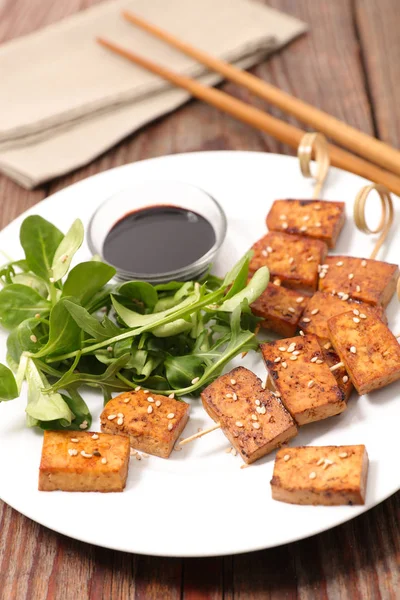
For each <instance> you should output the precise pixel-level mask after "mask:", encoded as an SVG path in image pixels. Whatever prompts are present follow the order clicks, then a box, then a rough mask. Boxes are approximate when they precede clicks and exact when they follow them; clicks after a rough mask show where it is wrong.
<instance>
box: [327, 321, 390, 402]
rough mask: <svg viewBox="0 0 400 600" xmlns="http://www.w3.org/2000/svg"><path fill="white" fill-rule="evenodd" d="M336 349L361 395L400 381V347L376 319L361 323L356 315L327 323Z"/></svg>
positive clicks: (383, 325)
mask: <svg viewBox="0 0 400 600" xmlns="http://www.w3.org/2000/svg"><path fill="white" fill-rule="evenodd" d="M328 327H329V332H330V336H331V341H332V345H333V347H334V349H335V350H336V352H337V353H338V355H339V358H340V360H341V361H342V362H343V364H344V365H345V368H346V371H347V373H348V375H349V377H350V379H351V380H352V382H353V385H354V387H355V388H356V390H357V392H358V393H359V394H360V395H363V394H368V393H369V392H371V391H372V390H377V389H379V388H382V387H384V386H386V385H389V384H390V383H392V382H393V381H396V380H397V379H400V345H399V343H398V341H397V340H396V338H395V337H394V335H393V334H392V332H391V331H390V329H389V328H388V327H387V326H386V325H385V323H384V322H383V321H381V319H380V318H379V317H377V316H376V315H373V314H370V315H368V316H367V318H366V319H360V318H359V317H357V316H355V315H354V312H353V311H350V312H346V313H342V314H341V315H336V316H335V317H332V318H331V319H329V321H328Z"/></svg>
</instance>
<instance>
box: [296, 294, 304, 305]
mask: <svg viewBox="0 0 400 600" xmlns="http://www.w3.org/2000/svg"><path fill="white" fill-rule="evenodd" d="M303 300H304V297H303V296H298V297H297V298H296V302H297V303H298V304H300V303H301V302H303Z"/></svg>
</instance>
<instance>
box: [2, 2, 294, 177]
mask: <svg viewBox="0 0 400 600" xmlns="http://www.w3.org/2000/svg"><path fill="white" fill-rule="evenodd" d="M126 8H127V9H130V10H132V11H133V12H136V13H137V14H139V15H141V16H142V17H144V18H145V19H147V20H149V21H151V22H153V23H155V24H157V25H159V26H161V27H163V28H164V29H166V30H168V31H170V32H171V33H174V34H175V35H177V36H178V37H180V38H182V39H186V40H188V41H190V42H191V43H192V44H193V45H194V46H198V47H199V48H203V49H205V50H207V51H208V52H209V53H210V54H214V55H216V56H218V57H221V58H223V59H225V60H227V61H230V62H233V63H235V64H237V65H239V66H241V67H243V68H247V67H249V66H251V65H253V64H255V63H256V62H258V61H259V60H261V58H262V57H264V56H266V55H267V54H268V53H269V52H271V51H272V50H276V49H277V48H279V47H281V46H283V45H284V44H286V43H287V42H289V41H290V40H291V39H292V38H293V37H295V36H297V35H299V34H301V33H303V32H304V31H305V29H306V27H305V25H304V24H303V23H302V22H300V21H298V20H297V19H295V18H293V17H290V16H287V15H283V14H281V13H279V12H277V11H276V10H273V9H271V8H269V7H267V6H263V5H261V4H259V3H255V2H254V1H252V0H112V1H108V2H104V3H101V4H99V5H96V6H94V7H92V8H90V9H88V10H85V11H84V12H80V13H78V14H75V15H73V16H72V17H69V18H67V19H65V20H63V21H61V22H59V23H56V24H54V25H51V26H49V27H46V28H45V29H43V30H40V31H38V32H35V33H33V34H31V35H28V36H26V37H23V38H20V39H17V40H13V41H11V42H8V43H6V44H4V45H3V46H1V47H0V73H1V76H0V77H1V86H0V87H1V92H0V170H2V171H3V172H4V173H6V174H8V175H9V176H10V177H12V178H13V179H14V180H15V181H17V182H18V183H20V184H21V185H23V186H24V187H26V188H32V187H34V186H36V185H38V184H40V183H43V182H44V181H47V180H49V179H52V178H54V177H56V176H59V175H63V174H64V173H67V172H69V171H72V170H73V169H75V168H77V167H80V166H82V165H84V164H87V163H88V162H90V161H91V160H92V159H93V158H95V157H96V156H98V155H99V154H101V153H102V152H104V151H105V150H107V149H108V148H110V147H111V146H113V145H114V144H115V143H117V142H118V141H120V140H121V139H123V138H124V137H126V136H127V135H129V134H131V133H132V132H133V131H135V130H137V129H138V128H139V127H141V126H143V125H144V124H146V123H148V122H150V121H151V120H153V119H155V118H157V117H159V116H160V115H162V114H165V113H167V112H169V111H171V110H173V109H175V108H177V107H178V106H179V105H181V104H183V103H184V102H185V101H186V100H187V99H188V97H189V95H188V94H187V93H186V92H185V91H183V90H180V89H175V88H172V87H171V86H169V85H168V84H167V83H166V82H165V81H163V80H162V79H160V78H158V77H156V76H154V75H152V74H150V73H148V72H146V71H145V70H143V69H140V68H139V67H136V66H135V65H133V64H132V63H130V62H128V61H125V60H124V59H122V58H120V57H118V56H115V55H113V54H111V53H110V52H108V51H107V50H105V49H104V48H102V47H100V46H99V45H98V44H96V43H95V38H96V36H97V35H102V36H104V37H107V38H109V39H111V40H113V41H116V42H118V43H119V44H120V45H122V46H126V47H128V48H130V49H132V50H133V51H136V52H137V53H140V54H142V55H144V56H146V57H148V58H150V59H152V60H153V61H155V62H159V63H161V64H163V65H166V66H168V67H169V68H170V69H173V70H175V71H178V72H181V73H185V74H189V75H190V76H192V77H198V78H199V80H200V81H202V82H203V83H206V84H207V85H213V84H215V83H217V82H218V81H220V79H221V77H219V76H218V75H216V74H211V73H207V71H206V69H204V67H203V66H202V65H199V64H198V63H196V62H195V61H194V60H192V59H190V58H188V57H186V56H184V55H183V54H181V53H180V52H178V51H176V50H174V49H172V48H170V47H168V46H167V45H166V44H164V43H162V42H161V41H158V40H156V39H154V38H153V37H151V36H150V35H149V34H146V33H145V32H143V31H140V30H139V29H137V28H135V27H133V26H132V25H130V24H129V23H127V22H126V21H125V20H124V19H123V18H122V17H121V10H122V9H126Z"/></svg>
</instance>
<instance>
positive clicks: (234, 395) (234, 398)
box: [232, 393, 238, 402]
mask: <svg viewBox="0 0 400 600" xmlns="http://www.w3.org/2000/svg"><path fill="white" fill-rule="evenodd" d="M237 399H238V397H237V394H235V393H233V394H232V400H233V401H234V402H236V400H237Z"/></svg>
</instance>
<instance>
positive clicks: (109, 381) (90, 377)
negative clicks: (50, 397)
mask: <svg viewBox="0 0 400 600" xmlns="http://www.w3.org/2000/svg"><path fill="white" fill-rule="evenodd" d="M129 358H130V355H129V354H124V355H123V356H120V357H119V358H118V359H116V360H115V361H114V362H113V363H112V364H111V365H110V366H109V367H107V369H106V370H105V371H104V373H101V374H100V375H94V374H93V373H81V372H79V373H77V372H75V373H73V372H71V371H69V372H68V373H65V374H64V376H63V377H62V379H60V380H59V381H56V382H55V383H54V384H53V385H52V387H51V389H52V390H59V389H67V388H69V386H71V385H72V386H74V387H75V386H77V385H82V384H87V385H96V386H100V387H103V386H107V387H108V388H111V387H113V388H115V389H116V390H120V389H126V386H124V385H122V383H121V381H120V380H119V379H117V378H116V374H117V373H118V372H119V371H120V370H121V369H122V368H123V367H124V366H125V365H126V364H127V362H128V361H129Z"/></svg>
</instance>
